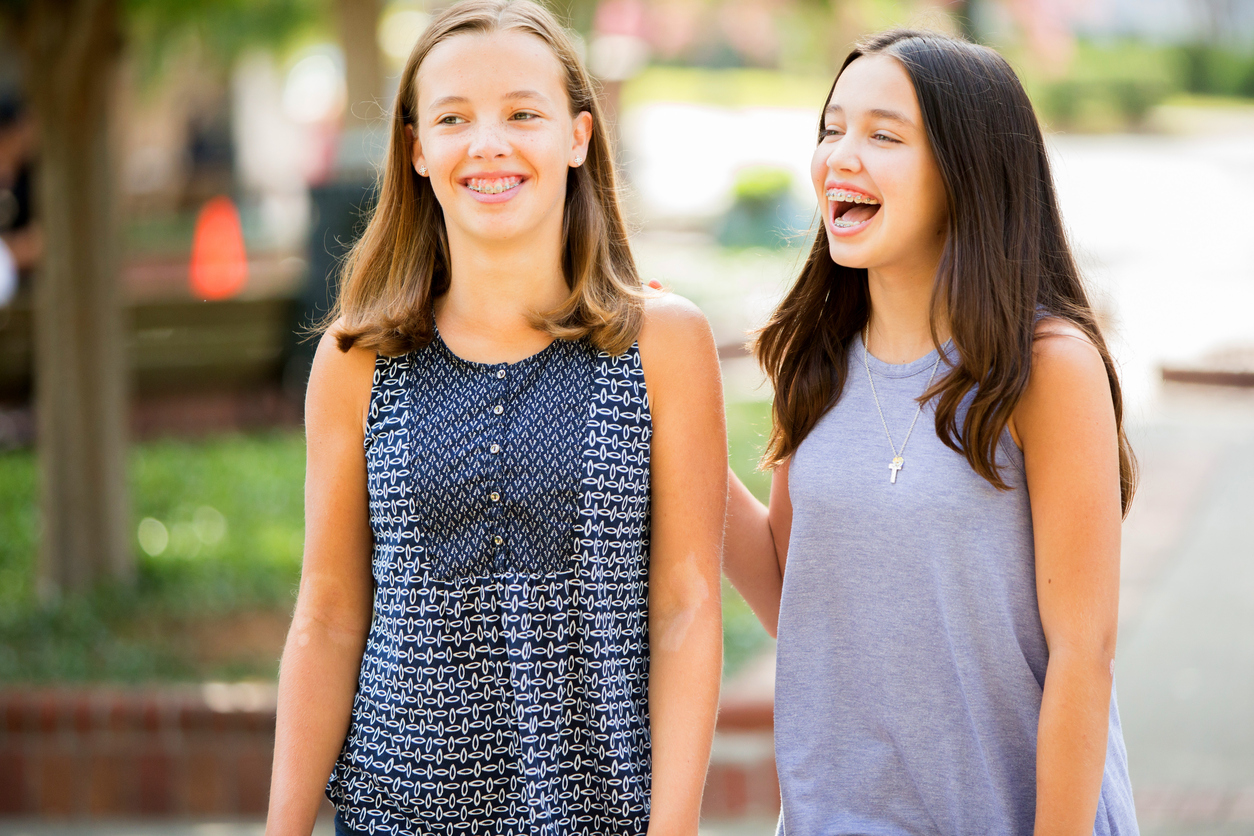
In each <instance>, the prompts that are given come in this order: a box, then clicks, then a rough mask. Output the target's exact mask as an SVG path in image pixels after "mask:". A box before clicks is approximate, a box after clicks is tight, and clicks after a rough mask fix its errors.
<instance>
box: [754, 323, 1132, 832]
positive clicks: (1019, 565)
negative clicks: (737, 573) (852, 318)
mask: <svg viewBox="0 0 1254 836" xmlns="http://www.w3.org/2000/svg"><path fill="white" fill-rule="evenodd" d="M947 350H951V351H952V348H949V347H948V346H947ZM862 356H863V348H862V341H861V339H857V338H856V339H855V340H854V343H853V346H852V351H851V352H850V366H849V375H848V378H847V380H846V384H845V389H844V392H843V393H842V395H841V398H840V400H839V402H838V403H837V404H836V406H835V407H834V408H833V409H832V410H831V411H830V412H829V413H828V414H827V415H826V416H825V417H824V418H823V419H822V420H821V421H820V422H819V423H818V425H817V426H816V427H815V428H814V429H813V430H812V431H811V433H810V434H809V436H808V437H807V438H806V439H805V441H804V442H803V443H802V444H801V446H800V447H799V448H798V450H797V452H796V453H795V454H794V456H793V459H792V463H791V466H790V469H789V479H788V482H789V496H790V497H791V499H792V507H793V518H792V538H791V540H790V542H789V550H788V565H787V571H786V573H785V576H784V591H783V602H782V605H781V610H780V619H779V647H778V663H777V670H776V685H775V746H776V761H777V766H778V769H779V779H780V787H781V791H782V796H783V810H782V814H781V821H780V833H781V834H786V836H818V835H819V834H824V836H828V835H830V836H836V834H850V836H852V835H853V834H859V835H860V836H861V835H863V834H885V836H887V834H892V835H893V836H898V834H916V835H917V834H937V835H938V836H939V835H940V834H944V836H966V835H967V834H999V836H1000V835H1001V834H1015V836H1017V835H1018V834H1023V836H1030V834H1031V833H1032V830H1033V821H1034V818H1035V800H1036V732H1037V722H1038V719H1039V715H1040V706H1041V691H1042V687H1043V685H1044V682H1045V667H1046V663H1047V662H1048V659H1049V652H1048V650H1047V648H1046V645H1045V636H1044V633H1043V631H1042V628H1041V619H1040V613H1039V612H1038V610H1037V602H1036V581H1035V574H1034V571H1035V567H1034V552H1033V542H1032V516H1031V509H1030V508H1029V505H1028V494H1027V485H1026V482H1025V479H1024V472H1023V455H1022V453H1021V452H1020V451H1019V450H1018V448H1016V447H1015V445H1014V442H1013V441H1012V440H1011V438H1010V435H1009V433H1006V434H1005V435H1004V436H1003V438H1002V443H1001V445H1000V449H999V454H998V463H999V464H1001V465H1003V474H1004V478H1005V480H1006V482H1007V484H1009V485H1010V486H1011V487H1012V490H1010V491H998V490H997V489H995V488H994V487H993V486H992V485H990V484H989V483H988V482H987V481H985V480H984V479H982V478H981V477H980V476H978V475H977V474H976V473H975V472H974V471H973V470H972V469H971V467H970V466H969V465H968V464H967V462H966V460H965V459H964V458H963V457H962V456H960V455H959V454H957V453H955V452H954V451H952V450H950V449H949V448H948V447H946V446H945V445H944V444H942V443H941V441H940V439H939V438H937V436H936V432H935V423H934V412H933V410H932V404H929V405H926V406H924V408H923V412H922V414H921V415H920V416H919V421H918V426H917V427H916V428H915V432H914V434H913V435H912V436H911V437H910V441H909V444H908V445H907V447H906V450H905V452H904V459H905V462H904V466H903V467H902V468H901V470H900V471H899V472H898V475H897V481H896V483H892V482H891V481H890V477H891V475H892V472H891V470H890V468H889V464H890V463H891V461H892V459H893V453H892V450H891V448H890V447H889V443H888V439H887V437H886V436H885V433H884V428H883V425H882V424H881V423H880V417H879V415H878V414H877V412H876V408H875V402H874V400H873V399H872V395H871V389H870V385H869V384H868V382H867V373H866V370H865V369H864V368H863V365H862V363H863V361H862ZM936 357H937V355H936V353H935V352H933V353H932V354H929V355H928V356H926V357H923V358H921V359H919V360H916V361H914V362H913V363H907V364H904V365H891V364H888V363H884V362H881V361H879V360H877V359H875V358H874V357H869V358H868V362H869V364H870V367H871V372H872V374H874V375H875V388H876V392H877V393H878V396H879V402H880V405H881V407H882V408H883V412H884V419H885V420H886V421H887V422H888V427H889V429H890V430H891V431H892V433H893V440H894V441H895V442H896V443H897V444H898V445H900V444H901V442H902V438H903V437H904V436H905V434H906V430H907V428H908V427H909V426H910V421H911V419H912V418H913V417H914V414H915V409H916V406H917V404H916V401H915V400H914V399H915V398H916V397H918V396H919V395H920V394H922V393H923V391H924V389H925V388H926V384H927V379H928V375H929V374H930V373H931V371H932V368H933V365H934V363H935V362H936ZM945 371H946V366H945V363H944V361H942V362H941V367H940V368H939V369H938V371H937V377H938V378H939V377H940V376H942V375H944V374H945ZM1093 832H1094V833H1095V834H1098V836H1107V835H1108V834H1110V836H1126V834H1136V833H1137V832H1138V831H1137V824H1136V814H1135V811H1134V809H1133V806H1132V790H1131V786H1130V784H1129V781H1128V771H1127V756H1126V753H1125V750H1124V744H1123V734H1122V732H1121V730H1120V726H1119V713H1118V710H1117V708H1116V705H1115V698H1114V694H1113V693H1112V695H1111V701H1110V727H1109V737H1108V742H1107V751H1106V772H1105V776H1104V779H1103V781H1102V792H1101V801H1100V802H1099V805H1098V810H1097V821H1096V824H1095V827H1094V830H1093Z"/></svg>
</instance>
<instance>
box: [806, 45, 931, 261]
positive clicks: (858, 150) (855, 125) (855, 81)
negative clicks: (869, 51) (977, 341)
mask: <svg viewBox="0 0 1254 836" xmlns="http://www.w3.org/2000/svg"><path fill="white" fill-rule="evenodd" d="M810 174H811V177H812V179H813V181H814V189H815V192H816V193H817V195H818V199H819V206H820V207H822V209H823V215H824V228H825V229H826V231H827V240H828V249H829V251H830V253H831V257H832V260H833V261H834V262H836V263H837V264H841V265H844V266H846V267H858V268H866V269H868V270H871V271H889V270H892V271H900V270H906V271H910V272H918V273H922V274H926V276H927V277H928V279H929V280H930V279H931V277H932V276H933V275H934V274H935V272H936V266H937V265H938V264H939V262H940V257H941V252H942V251H943V250H944V246H945V230H946V221H947V217H948V212H947V209H946V206H947V202H946V196H945V184H944V182H943V181H942V179H941V175H940V171H939V169H938V168H937V167H936V161H935V158H934V157H933V155H932V149H931V146H930V145H929V144H928V141H927V134H926V133H925V131H924V127H923V116H922V114H921V113H920V111H919V103H918V99H917V98H916V96H915V93H914V87H913V85H911V83H910V77H909V76H908V75H907V74H906V70H905V68H904V67H903V66H902V65H901V63H900V62H899V61H898V60H897V59H896V58H892V57H890V56H888V55H866V56H862V57H860V58H858V59H856V60H854V61H853V63H851V64H850V65H849V66H848V67H846V68H845V71H844V72H843V73H841V75H840V78H839V79H838V80H837V81H836V87H835V89H834V90H833V91H832V96H831V99H830V100H829V101H828V103H827V109H826V111H825V112H824V115H823V131H822V133H821V137H820V140H819V144H818V147H817V148H816V149H815V151H814V157H813V159H812V161H811V164H810Z"/></svg>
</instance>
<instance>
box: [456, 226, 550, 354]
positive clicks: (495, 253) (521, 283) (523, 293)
mask: <svg viewBox="0 0 1254 836" xmlns="http://www.w3.org/2000/svg"><path fill="white" fill-rule="evenodd" d="M546 237H548V236H546ZM460 238H462V236H459V235H457V233H455V232H454V231H453V230H449V260H450V264H449V289H448V292H447V293H445V294H444V295H443V296H442V297H440V298H439V299H437V300H436V304H435V317H436V322H437V324H438V325H439V328H440V334H441V336H442V337H443V338H444V340H445V342H446V343H448V345H449V347H450V348H452V349H453V350H454V351H455V352H456V353H457V354H459V355H461V356H462V357H465V358H466V359H468V360H476V361H479V362H488V363H497V362H513V361H515V360H520V359H522V358H523V357H527V356H529V355H531V354H534V353H535V352H536V351H539V350H540V349H541V348H543V347H544V346H545V345H547V344H548V343H549V342H550V341H551V340H552V337H551V336H549V335H548V334H547V333H545V332H543V331H539V330H537V329H536V328H535V327H534V326H533V325H532V317H533V316H534V315H535V314H537V313H544V312H547V311H550V310H552V309H554V308H556V307H557V306H558V305H560V304H561V303H562V302H563V301H564V300H565V299H566V297H567V295H568V294H569V292H570V291H569V289H568V288H567V286H566V280H565V278H564V276H563V274H562V263H561V250H560V240H561V239H560V231H559V233H558V237H557V239H556V240H555V241H553V242H552V245H551V246H545V245H544V243H541V242H535V241H532V242H529V243H526V244H521V245H519V244H516V243H514V242H492V243H488V244H487V245H485V244H484V243H483V242H480V241H473V242H472V241H465V240H459V239H460Z"/></svg>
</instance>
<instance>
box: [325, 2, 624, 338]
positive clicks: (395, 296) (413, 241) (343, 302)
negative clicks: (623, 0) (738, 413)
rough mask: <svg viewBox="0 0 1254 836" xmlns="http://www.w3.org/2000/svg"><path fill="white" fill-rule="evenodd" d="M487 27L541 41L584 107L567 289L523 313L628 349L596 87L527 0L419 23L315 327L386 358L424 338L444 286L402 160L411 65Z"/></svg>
mask: <svg viewBox="0 0 1254 836" xmlns="http://www.w3.org/2000/svg"><path fill="white" fill-rule="evenodd" d="M495 32H522V33H525V34H529V35H534V36H535V37H538V38H540V39H541V40H542V41H544V42H545V44H547V45H548V47H549V49H550V50H552V52H553V55H554V56H555V57H556V58H557V60H558V63H559V64H561V67H562V72H563V75H564V80H565V82H566V93H567V97H568V98H569V101H570V112H571V115H572V116H574V115H578V114H579V113H581V112H584V111H586V112H588V113H589V114H591V116H592V135H591V138H590V141H589V144H588V153H587V159H586V161H584V163H583V164H582V165H580V166H579V167H577V168H572V169H570V170H569V171H568V173H567V180H566V206H565V213H564V217H563V223H562V269H563V272H564V274H565V278H566V283H567V285H568V287H569V288H570V294H569V295H568V296H567V298H566V299H565V301H563V302H562V304H560V305H559V306H558V307H557V308H556V309H554V310H551V311H535V312H533V323H534V324H535V326H536V327H537V328H540V329H541V330H544V331H547V332H548V333H549V334H551V335H552V336H554V337H555V338H559V339H579V338H582V337H588V338H589V339H590V341H591V342H592V343H593V345H595V346H596V347H597V348H599V349H601V350H603V351H606V352H609V353H611V354H621V353H622V352H624V351H626V350H627V349H628V348H630V347H631V344H632V342H633V341H634V340H635V338H636V335H637V334H638V333H639V331H640V326H641V323H642V322H643V319H644V301H643V300H644V296H643V292H642V289H641V284H640V276H639V273H638V271H637V270H636V264H635V261H634V259H633V258H632V255H631V250H630V248H629V247H628V244H627V227H626V223H625V222H624V220H623V214H622V210H621V208H620V206H619V200H618V187H617V174H616V171H615V165H614V155H613V151H612V149H611V147H610V140H609V135H608V132H607V131H606V126H605V119H604V118H603V116H602V112H601V106H600V104H599V102H598V100H597V93H596V89H595V87H594V86H593V82H592V79H591V78H590V77H589V75H588V72H587V70H586V69H585V68H584V66H583V63H582V62H581V61H580V59H579V55H578V53H577V52H576V50H575V47H574V44H573V43H572V41H571V39H570V37H569V36H568V35H567V34H566V31H565V30H564V29H563V28H562V25H561V24H560V23H559V22H558V20H557V18H555V17H554V16H553V15H552V14H551V13H550V12H548V11H547V10H545V9H544V8H543V7H541V6H539V5H538V4H536V3H534V2H532V0H461V2H458V3H455V4H453V5H452V6H450V7H449V8H447V9H445V10H444V11H443V12H441V13H440V14H439V15H437V16H436V18H435V19H434V20H433V21H432V22H431V24H430V26H428V27H427V29H426V31H424V32H423V34H422V35H421V36H420V37H419V39H418V42H417V43H416V44H415V45H414V48H413V51H412V52H411V53H410V55H409V59H408V60H407V61H406V63H405V69H404V71H403V72H402V73H401V79H400V87H399V89H398V90H397V93H396V102H395V105H394V107H393V112H392V116H391V125H390V136H389V140H388V149H387V158H386V161H385V163H384V169H383V173H382V175H381V177H380V182H379V191H378V203H377V205H376V208H375V210H374V213H373V215H372V216H371V218H370V221H369V223H368V224H367V225H366V229H365V231H364V232H363V233H362V236H361V238H360V239H359V240H358V241H357V243H356V244H355V245H354V246H353V248H352V250H351V251H350V252H349V254H348V257H347V258H346V259H345V262H344V265H343V268H342V271H341V290H340V293H339V296H338V299H337V302H336V307H335V309H334V310H333V311H332V313H331V314H330V315H329V316H328V318H327V321H326V322H325V323H324V325H323V327H324V328H326V327H329V326H330V325H331V323H333V322H335V321H336V320H338V321H339V324H338V325H337V326H336V328H335V329H334V334H335V337H336V341H337V344H338V346H339V348H340V350H341V351H347V350H349V349H350V348H351V347H353V346H359V347H362V348H372V349H375V350H376V351H378V352H379V353H380V354H384V355H389V356H395V355H399V354H404V353H406V352H408V351H413V350H414V349H417V348H421V347H422V346H425V345H427V344H428V343H430V342H431V340H432V339H434V337H435V330H434V319H433V306H434V303H435V300H436V299H437V298H438V297H439V296H441V295H442V294H443V293H444V292H445V291H447V290H448V287H449V279H450V276H449V264H450V260H449V244H448V233H447V230H446V228H445V225H444V213H443V211H442V209H441V208H440V204H439V202H438V201H437V200H436V197H435V193H434V192H433V191H432V189H431V184H430V182H429V181H428V180H427V179H426V178H425V177H420V176H419V175H418V174H417V172H415V171H414V168H413V164H412V161H411V160H412V158H411V153H410V152H411V150H412V143H413V140H412V139H411V136H410V130H411V129H412V130H413V131H415V132H416V131H417V122H416V115H417V112H418V111H417V108H418V73H419V72H420V70H421V68H422V62H423V60H424V59H425V58H426V57H427V55H428V53H430V52H431V50H432V49H433V48H434V47H435V46H436V45H437V44H439V43H442V42H443V41H446V40H448V39H449V38H452V37H455V36H457V35H464V34H491V33H495Z"/></svg>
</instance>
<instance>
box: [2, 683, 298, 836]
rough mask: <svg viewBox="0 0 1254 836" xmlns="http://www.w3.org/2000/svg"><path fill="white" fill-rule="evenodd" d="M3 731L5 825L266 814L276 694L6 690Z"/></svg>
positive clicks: (238, 689) (217, 689) (232, 689)
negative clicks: (11, 818) (22, 820)
mask: <svg viewBox="0 0 1254 836" xmlns="http://www.w3.org/2000/svg"><path fill="white" fill-rule="evenodd" d="M0 719H2V722H3V725H2V726H0V815H25V816H50V817H65V816H73V817H79V816H89V817H96V816H125V817H135V816H139V817H144V816H215V817H219V816H248V815H255V816H260V815H263V814H264V813H265V810H266V798H267V794H268V791H269V786H270V760H271V753H272V751H273V748H274V698H273V691H272V689H256V688H251V687H249V686H206V687H186V688H161V689H151V688H149V689H137V690H118V689H109V690H103V689H95V688H93V689H77V690H63V689H58V690H42V689H41V690H25V689H23V690H15V689H4V690H0Z"/></svg>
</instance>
